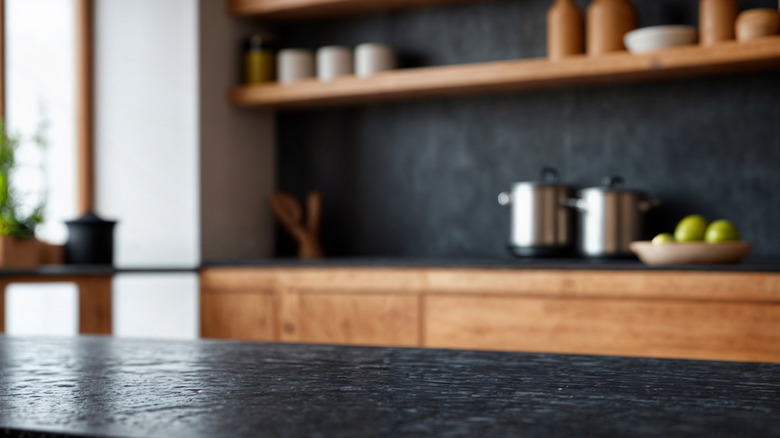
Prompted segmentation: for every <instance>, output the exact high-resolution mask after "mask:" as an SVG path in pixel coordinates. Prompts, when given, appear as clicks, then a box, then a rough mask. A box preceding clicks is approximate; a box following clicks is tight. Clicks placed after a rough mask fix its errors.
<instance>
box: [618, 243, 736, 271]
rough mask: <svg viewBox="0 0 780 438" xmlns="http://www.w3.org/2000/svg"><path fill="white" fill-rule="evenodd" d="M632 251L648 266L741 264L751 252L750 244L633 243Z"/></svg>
mask: <svg viewBox="0 0 780 438" xmlns="http://www.w3.org/2000/svg"><path fill="white" fill-rule="evenodd" d="M631 251H633V252H634V254H636V255H637V256H639V260H641V261H642V262H643V263H644V264H646V265H653V266H661V265H714V264H729V263H739V262H741V261H742V259H744V258H745V256H746V255H747V253H748V252H750V243H748V242H723V243H706V242H685V243H675V242H669V243H661V244H654V243H652V242H631Z"/></svg>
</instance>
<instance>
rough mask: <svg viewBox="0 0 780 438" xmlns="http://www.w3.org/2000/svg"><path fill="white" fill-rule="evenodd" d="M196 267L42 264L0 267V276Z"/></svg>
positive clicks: (185, 270)
mask: <svg viewBox="0 0 780 438" xmlns="http://www.w3.org/2000/svg"><path fill="white" fill-rule="evenodd" d="M198 269H199V268H198V267H175V266H171V267H161V266H154V267H132V268H120V267H115V266H105V265H44V266H40V267H37V268H34V269H13V268H11V269H7V268H3V269H0V277H29V276H36V277H38V276H42V277H45V276H52V277H57V276H68V275H78V276H89V275H98V276H102V275H117V274H177V273H189V272H193V273H194V272H198Z"/></svg>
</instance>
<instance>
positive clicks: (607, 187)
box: [580, 176, 645, 195]
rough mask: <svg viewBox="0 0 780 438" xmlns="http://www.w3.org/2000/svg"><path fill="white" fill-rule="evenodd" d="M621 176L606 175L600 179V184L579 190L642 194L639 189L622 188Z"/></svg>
mask: <svg viewBox="0 0 780 438" xmlns="http://www.w3.org/2000/svg"><path fill="white" fill-rule="evenodd" d="M622 186H623V177H621V176H607V177H604V179H602V180H601V185H600V186H595V187H588V188H585V189H582V190H580V192H586V191H588V192H604V193H633V194H638V195H644V194H645V192H643V191H641V190H632V189H627V188H623V187H622Z"/></svg>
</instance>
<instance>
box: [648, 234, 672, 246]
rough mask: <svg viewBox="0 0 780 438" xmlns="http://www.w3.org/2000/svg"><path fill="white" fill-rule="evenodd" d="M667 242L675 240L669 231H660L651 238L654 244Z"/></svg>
mask: <svg viewBox="0 0 780 438" xmlns="http://www.w3.org/2000/svg"><path fill="white" fill-rule="evenodd" d="M669 242H676V240H674V236H672V235H671V234H670V233H661V234H659V235H657V236H655V237H654V238H653V243H654V244H656V245H660V244H662V243H669Z"/></svg>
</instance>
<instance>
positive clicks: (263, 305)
mask: <svg viewBox="0 0 780 438" xmlns="http://www.w3.org/2000/svg"><path fill="white" fill-rule="evenodd" d="M200 309H201V312H200V314H201V317H200V327H201V336H203V337H205V338H222V339H238V340H244V341H273V340H275V339H276V336H275V333H274V332H275V326H276V324H275V322H276V318H275V317H276V312H275V311H274V294H273V292H272V291H269V290H263V289H259V290H254V291H246V290H245V291H235V292H233V291H225V292H217V291H202V292H201V295H200Z"/></svg>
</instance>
